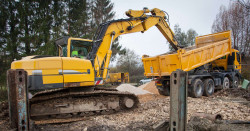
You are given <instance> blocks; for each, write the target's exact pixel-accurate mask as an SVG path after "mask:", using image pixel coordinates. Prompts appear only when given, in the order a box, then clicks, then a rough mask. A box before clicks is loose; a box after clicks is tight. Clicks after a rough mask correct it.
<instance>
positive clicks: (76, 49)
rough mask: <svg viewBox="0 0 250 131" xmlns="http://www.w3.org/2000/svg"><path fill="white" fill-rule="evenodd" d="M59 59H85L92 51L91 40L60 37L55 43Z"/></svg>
mask: <svg viewBox="0 0 250 131" xmlns="http://www.w3.org/2000/svg"><path fill="white" fill-rule="evenodd" d="M55 44H56V45H57V47H58V52H59V56H60V57H76V58H81V59H85V58H86V56H87V55H88V53H89V52H90V51H91V49H92V40H88V39H81V38H72V37H68V36H65V37H61V38H59V39H57V40H56V41H55Z"/></svg>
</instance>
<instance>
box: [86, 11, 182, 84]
mask: <svg viewBox="0 0 250 131" xmlns="http://www.w3.org/2000/svg"><path fill="white" fill-rule="evenodd" d="M149 12H151V15H147V14H146V13H149ZM126 15H127V16H129V17H130V18H128V19H119V20H113V21H109V22H106V23H103V24H101V25H100V27H99V29H98V30H97V33H96V35H95V37H94V41H93V48H92V51H91V52H90V53H89V55H88V59H90V60H92V63H93V65H94V68H95V71H96V77H103V79H105V78H106V75H107V72H108V65H109V61H110V56H111V53H112V51H111V46H112V41H114V40H115V39H116V38H117V37H118V36H120V35H124V34H129V33H135V32H142V33H143V32H145V31H147V30H148V29H149V28H151V27H153V26H156V27H157V28H158V29H159V30H160V32H161V33H162V34H163V36H164V37H165V38H166V39H167V40H168V42H169V43H170V44H171V46H172V47H173V48H174V49H175V50H177V49H178V42H177V41H176V40H175V37H174V33H173V31H172V30H171V29H170V27H169V25H168V23H167V21H166V20H165V19H166V15H165V13H164V11H162V10H159V9H157V8H154V9H152V10H149V9H144V10H139V11H138V10H129V11H127V12H126ZM102 70H103V71H102Z"/></svg>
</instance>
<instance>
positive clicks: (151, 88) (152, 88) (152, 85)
mask: <svg viewBox="0 0 250 131" xmlns="http://www.w3.org/2000/svg"><path fill="white" fill-rule="evenodd" d="M138 88H141V89H143V90H146V91H149V92H151V93H153V94H159V92H158V89H157V88H156V86H155V81H151V82H149V83H146V84H144V85H141V86H139V87H138Z"/></svg>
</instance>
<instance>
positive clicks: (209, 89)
mask: <svg viewBox="0 0 250 131" xmlns="http://www.w3.org/2000/svg"><path fill="white" fill-rule="evenodd" d="M213 93H214V81H213V80H212V79H211V78H208V79H206V80H205V81H204V93H203V95H204V96H211V95H213Z"/></svg>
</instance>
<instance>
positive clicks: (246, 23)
mask: <svg viewBox="0 0 250 131" xmlns="http://www.w3.org/2000/svg"><path fill="white" fill-rule="evenodd" d="M249 5H250V0H247V1H240V0H238V1H236V2H232V3H230V4H229V7H228V8H226V7H225V6H223V5H222V6H221V7H220V12H219V13H218V14H217V16H216V19H215V20H214V23H213V25H212V32H213V33H215V32H221V31H226V30H231V31H232V44H233V45H232V46H233V47H234V48H235V49H238V50H239V51H240V52H241V53H244V54H245V55H248V56H250V47H249V43H250V40H249V39H250V38H249V36H250V29H249V27H250V15H249Z"/></svg>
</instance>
